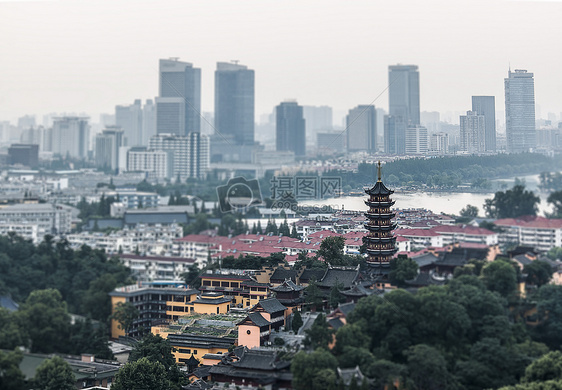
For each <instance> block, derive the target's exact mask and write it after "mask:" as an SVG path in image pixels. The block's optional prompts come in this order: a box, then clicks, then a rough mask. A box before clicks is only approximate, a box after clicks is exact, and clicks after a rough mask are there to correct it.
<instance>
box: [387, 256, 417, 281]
mask: <svg viewBox="0 0 562 390" xmlns="http://www.w3.org/2000/svg"><path fill="white" fill-rule="evenodd" d="M417 274H418V263H416V262H415V261H414V260H412V259H410V258H409V257H407V256H404V255H399V256H398V257H396V258H394V259H391V260H390V272H389V274H388V277H389V279H390V282H391V283H392V284H395V285H398V286H403V285H404V282H405V281H406V280H410V279H413V278H415V277H416V276H417Z"/></svg>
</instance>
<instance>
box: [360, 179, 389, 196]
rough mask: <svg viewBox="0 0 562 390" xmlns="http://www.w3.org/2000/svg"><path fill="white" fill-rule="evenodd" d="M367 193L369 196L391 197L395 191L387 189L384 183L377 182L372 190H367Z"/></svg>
mask: <svg viewBox="0 0 562 390" xmlns="http://www.w3.org/2000/svg"><path fill="white" fill-rule="evenodd" d="M365 192H366V193H367V194H369V195H390V194H392V193H394V191H392V190H389V189H388V188H386V186H385V185H384V184H383V182H382V181H377V182H376V183H375V185H374V186H373V187H372V188H370V189H368V190H365Z"/></svg>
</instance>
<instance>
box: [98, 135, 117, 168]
mask: <svg viewBox="0 0 562 390" xmlns="http://www.w3.org/2000/svg"><path fill="white" fill-rule="evenodd" d="M121 146H123V130H121V128H120V127H118V126H108V127H106V129H105V130H103V131H102V133H101V134H98V135H97V136H96V166H97V167H100V168H109V169H111V170H112V171H115V170H116V169H117V168H118V166H119V149H120V148H121Z"/></svg>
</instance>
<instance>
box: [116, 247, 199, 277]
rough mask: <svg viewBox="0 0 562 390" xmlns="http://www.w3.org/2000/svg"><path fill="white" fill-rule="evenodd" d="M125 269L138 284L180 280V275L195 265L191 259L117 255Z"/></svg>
mask: <svg viewBox="0 0 562 390" xmlns="http://www.w3.org/2000/svg"><path fill="white" fill-rule="evenodd" d="M119 259H120V260H121V262H122V263H123V265H124V266H125V267H128V268H129V269H130V270H131V273H132V275H133V277H134V278H135V279H136V280H137V281H140V282H154V281H157V280H181V279H182V277H181V275H182V274H183V273H184V272H188V271H189V267H191V266H192V265H194V264H195V260H193V259H185V258H180V257H163V256H138V255H131V254H122V255H119Z"/></svg>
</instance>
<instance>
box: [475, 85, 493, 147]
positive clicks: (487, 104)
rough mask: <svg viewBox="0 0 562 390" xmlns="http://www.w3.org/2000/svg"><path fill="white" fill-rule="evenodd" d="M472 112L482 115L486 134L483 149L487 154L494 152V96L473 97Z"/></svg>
mask: <svg viewBox="0 0 562 390" xmlns="http://www.w3.org/2000/svg"><path fill="white" fill-rule="evenodd" d="M472 111H473V112H475V113H477V114H478V115H484V118H485V120H484V122H485V123H486V124H485V127H486V134H485V136H484V149H485V150H486V151H487V152H495V151H496V98H495V97H494V96H473V97H472Z"/></svg>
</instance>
